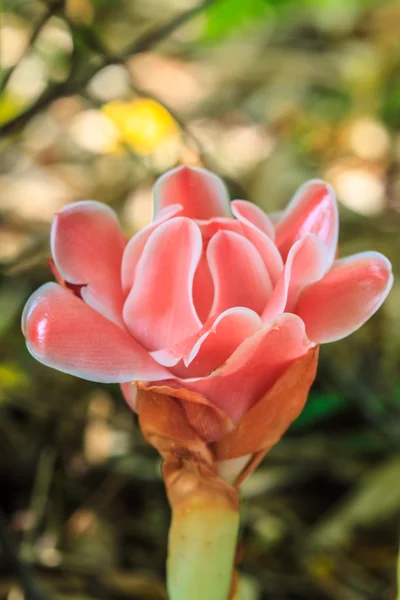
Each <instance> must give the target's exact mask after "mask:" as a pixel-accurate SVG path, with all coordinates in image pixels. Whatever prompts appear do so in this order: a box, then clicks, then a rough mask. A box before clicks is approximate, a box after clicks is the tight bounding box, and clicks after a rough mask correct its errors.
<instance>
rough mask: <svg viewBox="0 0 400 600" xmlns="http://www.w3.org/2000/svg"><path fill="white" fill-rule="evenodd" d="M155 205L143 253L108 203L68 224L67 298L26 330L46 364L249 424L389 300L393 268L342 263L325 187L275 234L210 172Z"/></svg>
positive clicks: (54, 246)
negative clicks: (311, 357) (182, 394)
mask: <svg viewBox="0 0 400 600" xmlns="http://www.w3.org/2000/svg"><path fill="white" fill-rule="evenodd" d="M154 195H155V218H154V221H153V222H152V223H151V224H150V225H148V226H147V227H145V228H144V229H143V230H142V231H140V232H139V233H137V234H136V235H134V236H133V237H132V238H131V239H130V240H127V239H126V238H125V236H124V234H123V233H122V232H121V230H120V227H119V225H118V221H117V217H116V215H115V214H114V212H113V211H112V210H111V209H110V208H109V207H108V206H105V205H103V204H100V203H97V202H93V201H85V202H77V203H74V204H70V205H68V206H66V207H65V208H64V209H63V210H62V211H61V212H59V213H58V214H57V215H56V216H55V219H54V223H53V226H52V232H51V251H52V256H53V260H54V264H55V267H56V271H57V273H58V274H59V279H60V281H61V282H62V283H63V285H59V284H57V283H47V284H45V285H44V286H42V287H41V288H40V289H38V290H37V291H36V292H35V293H34V294H33V295H32V296H31V298H30V299H29V300H28V302H27V304H26V307H25V310H24V313H23V318H22V327H23V331H24V334H25V337H26V340H27V345H28V349H29V351H30V352H31V353H32V355H33V356H34V357H35V358H37V359H38V360H39V361H40V362H42V363H43V364H45V365H48V366H50V367H53V368H56V369H58V370H60V371H63V372H65V373H71V374H73V375H76V376H78V377H82V378H84V379H89V380H93V381H100V382H118V383H122V384H124V383H128V382H132V381H134V382H148V383H155V382H158V383H157V385H165V386H169V387H170V388H174V389H181V388H182V389H183V388H184V389H185V390H189V391H190V392H192V393H194V394H196V395H198V397H200V396H201V397H203V398H205V399H206V400H207V402H208V403H211V404H213V405H215V406H216V407H218V408H219V409H221V410H222V411H224V412H225V413H226V414H227V415H228V416H229V417H230V419H231V420H232V421H233V422H234V423H237V422H238V421H239V420H240V418H241V417H242V416H243V415H244V414H245V413H246V412H247V411H248V410H249V409H250V408H251V407H252V406H253V405H254V404H255V403H256V402H257V401H258V400H259V398H260V397H261V396H262V395H263V394H265V392H266V391H268V389H270V388H271V386H272V385H273V384H274V383H275V381H276V380H277V379H278V378H279V377H280V376H281V375H282V373H283V372H284V371H285V370H286V369H287V368H288V367H289V366H290V365H291V364H292V363H293V362H294V361H295V360H296V359H298V358H300V357H302V356H304V355H305V354H306V353H307V352H308V350H309V349H310V348H312V347H313V346H316V345H318V344H320V343H325V342H331V341H334V340H339V339H341V338H343V337H345V336H347V335H348V334H350V333H351V332H353V331H354V330H356V329H357V328H359V327H360V326H361V325H362V324H363V323H365V321H366V320H367V319H368V318H369V317H370V316H371V315H372V314H373V313H374V312H375V311H376V310H377V309H378V308H379V307H380V305H381V304H382V302H383V301H384V300H385V298H386V296H387V294H388V293H389V290H390V288H391V285H392V281H393V277H392V274H391V265H390V263H389V261H388V260H387V259H386V258H385V257H384V256H383V255H381V254H379V253H377V252H364V253H361V254H356V255H353V256H350V257H348V258H345V259H340V260H335V256H336V253H337V240H338V211H337V205H336V201H335V197H334V194H333V192H332V190H331V188H330V187H329V186H328V185H327V184H325V183H323V182H322V181H311V182H309V183H307V184H305V185H304V186H303V187H301V188H300V190H299V191H298V192H297V194H296V195H295V197H294V198H293V200H292V201H291V202H290V204H289V205H288V207H287V209H286V210H285V211H284V212H283V213H282V214H281V215H279V217H276V218H274V219H273V220H271V219H270V218H268V216H267V215H266V214H264V212H263V211H262V210H261V209H259V208H258V207H257V206H255V205H254V204H252V203H250V202H246V201H244V200H235V201H233V202H231V203H230V202H229V197H228V193H227V191H226V188H225V186H224V184H223V182H222V181H221V180H220V179H219V178H218V177H216V176H215V175H214V174H212V173H210V172H208V171H205V170H202V169H198V168H189V167H180V168H177V169H174V170H172V171H169V172H167V173H166V174H165V175H163V176H162V177H161V178H160V179H159V180H158V181H157V183H156V185H155V190H154ZM125 389H127V388H125Z"/></svg>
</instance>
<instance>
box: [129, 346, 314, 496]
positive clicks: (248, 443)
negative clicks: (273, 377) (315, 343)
mask: <svg viewBox="0 0 400 600" xmlns="http://www.w3.org/2000/svg"><path fill="white" fill-rule="evenodd" d="M318 351H319V348H318V347H315V348H311V349H310V350H309V351H308V352H307V354H306V355H305V356H303V357H302V358H299V359H298V360H296V361H294V362H293V363H292V364H291V365H290V366H289V367H288V368H287V369H286V370H285V371H284V373H283V374H282V375H281V377H279V378H278V380H277V381H276V382H275V384H274V385H273V386H272V387H271V388H270V389H269V390H268V391H267V392H266V393H265V394H264V396H262V397H261V398H260V400H259V401H258V402H257V403H256V404H255V405H254V406H253V407H252V408H251V409H250V410H249V411H248V412H247V413H246V414H245V415H244V416H243V417H242V418H241V420H240V421H239V422H238V424H237V425H236V426H233V424H232V422H231V421H230V420H229V418H228V417H227V415H225V414H224V413H223V412H222V411H221V410H216V408H215V407H214V406H213V405H212V404H211V403H209V402H208V401H207V399H206V398H204V397H202V396H201V395H200V394H197V393H193V392H190V391H189V390H186V389H174V388H171V387H168V386H157V385H152V386H148V387H147V386H146V384H145V383H143V382H137V383H136V385H137V386H138V388H139V391H138V405H137V410H138V414H139V421H140V426H141V429H142V431H143V434H144V437H145V438H146V439H147V441H148V442H149V443H150V444H152V445H153V446H154V447H155V448H157V450H158V451H159V452H160V454H161V455H162V456H163V458H164V460H165V461H166V462H167V463H168V462H169V461H176V460H182V461H185V460H188V459H190V461H194V462H196V463H198V464H200V463H202V464H204V465H208V466H209V467H210V466H214V467H215V469H216V468H217V465H218V462H219V461H225V460H230V459H234V458H239V457H241V456H246V455H251V456H252V457H251V459H249V463H248V464H247V465H246V466H245V467H244V469H243V470H242V471H241V472H240V473H239V474H238V476H237V478H236V480H235V482H234V485H235V486H238V485H240V483H242V482H243V481H244V479H245V478H246V477H248V476H249V475H250V474H251V473H252V472H253V470H254V469H255V468H256V466H257V464H258V463H259V462H260V460H261V458H262V457H263V456H264V455H265V454H266V453H267V452H268V450H270V448H271V447H272V446H273V445H274V444H276V443H277V442H278V441H279V439H280V438H281V436H282V435H283V433H284V432H285V431H286V430H287V429H288V427H289V426H290V424H291V423H292V422H293V421H294V420H295V419H296V418H297V417H298V415H299V414H300V412H301V411H302V409H303V407H304V404H305V402H306V400H307V396H308V392H309V390H310V387H311V385H312V382H313V381H314V378H315V375H316V370H317V363H318ZM210 431H212V434H214V435H215V432H217V431H218V432H219V434H220V439H219V440H218V441H217V442H211V443H210V442H209V439H210V438H209V435H210Z"/></svg>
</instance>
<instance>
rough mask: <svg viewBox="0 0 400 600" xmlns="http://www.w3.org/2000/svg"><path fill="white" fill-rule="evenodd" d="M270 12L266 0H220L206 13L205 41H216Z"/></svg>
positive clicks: (268, 3)
mask: <svg viewBox="0 0 400 600" xmlns="http://www.w3.org/2000/svg"><path fill="white" fill-rule="evenodd" d="M269 12H270V2H268V0H246V1H243V0H220V1H219V2H216V3H215V4H212V6H211V7H210V8H209V9H208V10H207V12H206V29H205V36H204V37H205V39H206V41H216V40H218V39H220V38H222V37H225V36H227V35H229V34H230V33H231V32H233V31H235V32H236V31H237V30H239V29H242V28H243V27H247V26H249V25H251V24H253V23H255V22H256V21H257V20H258V19H260V18H261V17H264V16H265V15H266V14H267V13H269Z"/></svg>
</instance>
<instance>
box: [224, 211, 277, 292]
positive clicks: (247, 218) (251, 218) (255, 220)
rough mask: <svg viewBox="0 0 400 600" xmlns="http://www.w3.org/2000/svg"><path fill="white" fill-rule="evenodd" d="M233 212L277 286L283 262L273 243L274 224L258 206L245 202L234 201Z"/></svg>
mask: <svg viewBox="0 0 400 600" xmlns="http://www.w3.org/2000/svg"><path fill="white" fill-rule="evenodd" d="M232 212H233V214H234V215H235V217H236V218H237V219H238V221H239V223H240V224H241V226H242V230H243V233H244V235H245V237H246V238H247V239H248V240H249V241H250V242H251V243H252V244H253V246H254V247H255V248H256V249H257V251H258V253H259V254H260V256H261V258H262V259H263V261H264V264H265V266H266V267H267V271H268V273H269V276H270V278H271V282H272V283H273V284H274V285H275V283H276V282H277V281H278V278H279V276H280V274H281V273H282V269H283V260H282V257H281V255H280V253H279V250H278V248H277V247H276V245H275V243H274V241H273V238H274V235H275V232H274V228H273V225H272V223H271V222H270V221H269V219H268V217H267V215H265V214H264V213H263V211H262V210H261V209H260V208H258V206H255V205H254V204H251V202H245V201H244V200H234V201H233V202H232ZM263 217H265V218H263Z"/></svg>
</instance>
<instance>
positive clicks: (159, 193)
mask: <svg viewBox="0 0 400 600" xmlns="http://www.w3.org/2000/svg"><path fill="white" fill-rule="evenodd" d="M154 200H155V214H156V215H157V214H158V212H159V211H160V210H162V209H163V208H165V207H166V206H169V205H170V204H181V205H182V206H183V213H182V214H183V216H185V217H190V218H191V219H204V220H208V219H212V218H213V217H229V216H230V210H229V195H228V191H227V189H226V187H225V184H224V183H223V181H222V180H221V179H220V178H219V177H217V175H214V173H211V172H210V171H207V170H206V169H200V168H198V167H186V166H184V167H178V168H176V169H172V170H171V171H168V172H167V173H165V175H162V176H161V177H160V178H159V179H158V180H157V182H156V184H155V186H154Z"/></svg>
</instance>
